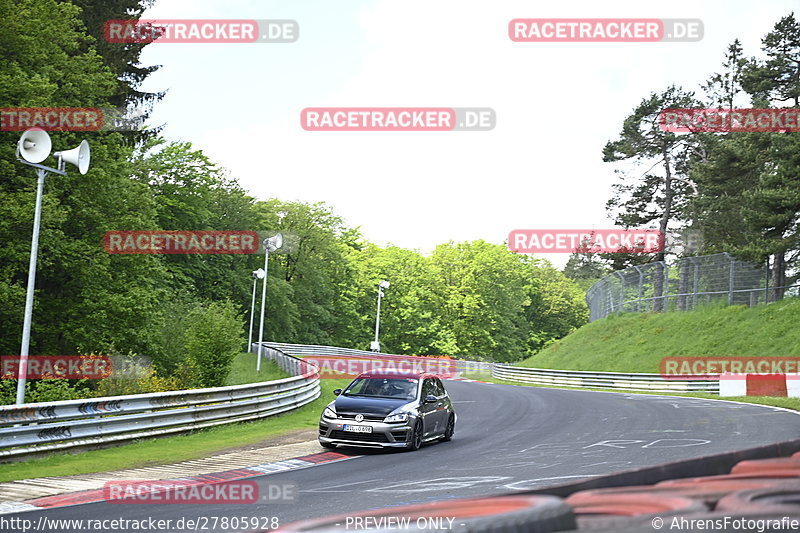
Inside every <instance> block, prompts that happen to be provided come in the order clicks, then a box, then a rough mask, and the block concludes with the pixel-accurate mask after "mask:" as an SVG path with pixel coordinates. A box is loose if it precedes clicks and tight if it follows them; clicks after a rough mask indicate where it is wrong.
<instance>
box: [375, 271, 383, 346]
mask: <svg viewBox="0 0 800 533" xmlns="http://www.w3.org/2000/svg"><path fill="white" fill-rule="evenodd" d="M381 296H383V289H381V287H380V286H378V313H377V314H376V315H375V346H377V345H378V331H380V329H381Z"/></svg>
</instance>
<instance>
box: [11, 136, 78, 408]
mask: <svg viewBox="0 0 800 533" xmlns="http://www.w3.org/2000/svg"><path fill="white" fill-rule="evenodd" d="M52 146H53V145H52V143H51V141H50V136H49V135H48V134H47V132H46V131H44V130H42V129H40V128H32V129H29V130H26V131H25V132H24V133H23V134H22V137H20V139H19V142H18V143H17V160H18V161H19V162H20V163H22V164H25V165H28V166H31V167H34V168H35V169H36V176H37V181H36V205H35V208H34V214H33V235H32V237H31V256H30V262H29V263H28V286H27V291H26V293H25V317H24V319H23V321H22V344H21V346H20V349H19V373H18V374H17V400H16V401H17V405H21V404H23V403H25V383H26V382H27V380H28V352H29V350H30V343H31V323H32V321H33V289H34V285H35V284H36V262H37V259H38V256H39V228H40V226H41V221H42V194H43V192H44V179H45V177H47V173H48V172H52V173H54V174H58V175H59V176H66V175H67V172H66V170H64V167H65V165H64V163H65V162H66V163H70V164H73V165H75V166H76V167H78V171H79V172H80V173H81V174H86V172H87V171H88V170H89V161H90V159H91V151H90V150H89V143H87V142H86V141H81V144H80V145H79V146H78V147H77V148H73V149H72V150H66V151H63V152H56V153H55V154H53V155H54V156H55V157H57V158H58V168H50V167H46V166H44V165H40V164H39V163H41V162H42V161H44V160H45V159H47V157H48V156H49V155H50V149H51V148H52Z"/></svg>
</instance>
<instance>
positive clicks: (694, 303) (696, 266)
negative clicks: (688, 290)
mask: <svg viewBox="0 0 800 533" xmlns="http://www.w3.org/2000/svg"><path fill="white" fill-rule="evenodd" d="M690 260H691V262H692V265H693V266H694V283H693V286H692V292H693V293H694V297H693V298H692V300H693V301H692V309H697V285H698V282H699V281H700V265H699V264H698V263H696V262H695V259H694V257H691V258H690Z"/></svg>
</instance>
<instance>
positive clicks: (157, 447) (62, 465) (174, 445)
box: [0, 354, 351, 482]
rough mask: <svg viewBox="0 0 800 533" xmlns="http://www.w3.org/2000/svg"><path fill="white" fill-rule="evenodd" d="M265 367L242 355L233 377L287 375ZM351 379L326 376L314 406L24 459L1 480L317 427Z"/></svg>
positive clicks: (131, 462)
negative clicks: (338, 390) (258, 368)
mask: <svg viewBox="0 0 800 533" xmlns="http://www.w3.org/2000/svg"><path fill="white" fill-rule="evenodd" d="M261 370H262V374H261V375H259V374H256V372H255V356H253V355H252V354H241V355H240V356H238V357H237V358H236V361H235V362H234V366H233V368H232V371H231V374H230V375H229V379H228V381H231V382H235V381H240V382H258V381H264V380H272V379H280V378H281V377H286V374H285V373H283V372H282V371H281V370H280V369H279V368H278V367H277V366H275V365H272V364H271V363H269V362H262V365H261ZM237 376H238V377H237ZM245 380H247V381H245ZM350 381H351V380H350V379H322V380H320V389H321V395H320V397H319V398H317V399H316V400H314V401H313V402H311V403H310V404H308V405H305V406H303V407H301V408H300V409H297V410H294V411H291V412H289V413H286V414H282V415H278V416H273V417H270V418H266V419H264V420H259V421H256V422H244V423H239V424H230V425H224V426H219V427H215V428H209V429H204V430H199V431H195V432H192V433H189V434H185V435H178V436H174V437H163V438H157V439H146V440H141V441H137V442H134V443H131V444H126V445H122V446H117V447H114V448H107V449H104V450H90V451H85V452H80V453H77V454H74V455H72V454H67V453H60V454H54V455H50V456H47V457H42V458H39V459H30V460H27V461H25V462H19V463H10V464H3V465H2V466H0V482H4V481H13V480H17V479H29V478H35V477H43V476H68V475H75V474H89V473H93V472H108V471H112V470H120V469H125V468H136V467H141V466H151V465H159V464H169V463H176V462H180V461H189V460H192V459H199V458H202V457H208V456H209V455H213V454H215V453H219V452H222V451H224V450H229V449H232V448H238V447H242V446H247V445H252V444H256V443H259V442H261V441H264V440H266V439H268V438H270V437H278V436H281V435H284V434H286V433H289V432H291V431H296V430H303V429H313V428H316V427H317V422H318V420H319V415H320V413H321V412H322V409H323V408H324V407H325V406H326V405H327V404H328V403H329V402H330V401H331V400H332V399H333V398H334V396H333V392H332V391H333V389H336V388H340V387H344V386H345V385H347V384H348V383H349V382H350ZM231 384H234V383H231Z"/></svg>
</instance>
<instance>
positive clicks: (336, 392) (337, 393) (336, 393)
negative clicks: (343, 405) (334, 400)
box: [333, 389, 342, 396]
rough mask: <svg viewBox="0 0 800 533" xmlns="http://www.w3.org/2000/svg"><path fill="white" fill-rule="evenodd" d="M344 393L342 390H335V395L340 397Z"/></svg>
mask: <svg viewBox="0 0 800 533" xmlns="http://www.w3.org/2000/svg"><path fill="white" fill-rule="evenodd" d="M341 393H342V389H333V394H335V395H336V396H339V395H340V394H341Z"/></svg>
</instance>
